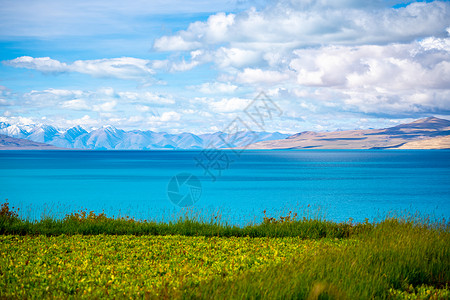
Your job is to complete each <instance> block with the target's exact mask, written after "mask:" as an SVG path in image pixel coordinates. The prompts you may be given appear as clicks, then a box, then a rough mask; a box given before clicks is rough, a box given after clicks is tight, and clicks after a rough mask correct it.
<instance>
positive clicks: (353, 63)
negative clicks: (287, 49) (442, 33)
mask: <svg viewBox="0 0 450 300" xmlns="http://www.w3.org/2000/svg"><path fill="white" fill-rule="evenodd" d="M433 40H434V41H435V42H434V43H433V42H432V41H431V40H425V41H424V42H414V43H410V44H391V45H386V46H374V45H366V46H357V47H349V46H330V47H322V48H318V49H299V50H295V51H294V54H295V55H296V56H297V57H296V58H294V59H293V60H292V61H291V63H290V67H291V68H292V69H293V70H295V71H296V73H297V82H298V83H299V84H300V85H305V86H327V87H340V88H350V89H358V88H363V89H368V88H371V89H378V90H390V91H402V90H409V89H447V88H448V87H449V86H448V82H450V51H449V49H446V48H445V47H443V46H442V45H445V44H446V43H447V42H448V41H449V40H450V39H449V38H446V39H433Z"/></svg>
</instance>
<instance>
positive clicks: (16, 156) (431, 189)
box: [0, 150, 450, 224]
mask: <svg viewBox="0 0 450 300" xmlns="http://www.w3.org/2000/svg"><path fill="white" fill-rule="evenodd" d="M202 165H203V167H202ZM180 173H185V174H190V175H194V177H193V178H198V181H199V182H200V184H201V189H198V188H195V189H193V190H192V189H191V187H192V186H188V187H186V186H180V190H179V191H178V194H179V195H181V196H183V195H191V196H192V197H191V198H189V199H188V200H191V201H192V202H195V203H194V204H193V205H192V206H190V208H189V209H191V210H195V211H197V212H200V213H203V214H208V213H211V212H212V211H217V210H219V211H220V213H221V214H222V218H223V219H225V220H228V221H229V222H232V223H237V224H245V223H247V222H258V221H260V220H261V218H262V212H263V211H264V210H266V211H267V212H268V214H270V215H271V216H272V215H280V214H286V213H287V211H289V210H296V211H299V212H301V213H312V214H314V213H317V212H319V213H320V214H321V215H322V216H325V217H326V218H327V219H330V220H335V221H345V220H348V219H349V218H353V219H354V220H355V221H363V220H364V219H365V218H369V220H374V219H380V218H382V217H383V216H385V215H386V214H387V213H389V212H402V211H405V210H406V211H408V212H411V213H415V212H419V213H421V214H426V215H430V216H431V217H433V218H442V217H445V218H447V219H448V218H450V151H447V150H442V151H433V150H418V151H414V150H405V151H403V150H394V151H386V150H374V151H370V150H363V151H357V150H355V151H353V150H352V151H320V150H299V151H294V150H288V151H244V152H242V153H238V154H236V153H235V152H233V151H231V150H228V151H220V152H215V151H209V152H201V151H1V152H0V199H1V200H2V201H3V200H4V199H8V200H9V202H10V204H11V205H13V206H15V207H19V208H20V209H21V210H20V212H21V215H22V216H23V217H27V218H30V219H39V218H41V217H42V216H43V215H45V214H47V215H48V214H49V215H52V216H55V217H62V216H64V215H65V214H66V213H69V212H73V211H75V210H78V209H81V208H85V209H87V210H94V211H95V212H101V211H105V212H106V213H107V214H109V215H114V216H117V215H121V216H125V215H128V216H131V217H135V218H140V219H155V220H166V221H167V220H169V219H171V218H174V216H176V215H177V214H179V213H183V212H184V210H185V208H180V207H179V206H177V205H175V204H174V203H173V202H172V201H171V200H170V198H169V196H168V186H169V182H170V180H171V178H172V177H173V176H176V175H177V174H180ZM213 179H215V180H213ZM169 188H170V189H172V188H173V185H172V186H170V187H169ZM175 192H176V191H175ZM191 193H192V194H191ZM175 194H176V193H175ZM172 200H173V199H172ZM306 211H309V212H306Z"/></svg>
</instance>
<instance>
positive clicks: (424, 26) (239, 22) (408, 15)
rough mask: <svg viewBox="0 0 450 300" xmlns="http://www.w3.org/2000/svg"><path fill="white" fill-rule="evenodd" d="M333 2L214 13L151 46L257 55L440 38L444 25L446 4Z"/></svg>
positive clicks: (449, 22) (449, 16)
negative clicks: (228, 49) (214, 48)
mask: <svg viewBox="0 0 450 300" xmlns="http://www.w3.org/2000/svg"><path fill="white" fill-rule="evenodd" d="M339 3H340V5H333V3H331V2H329V1H326V2H325V1H314V2H310V1H306V2H305V1H278V2H277V3H276V4H274V5H271V6H268V7H267V8H266V9H265V10H262V11H256V10H254V9H253V10H249V11H247V12H244V13H241V14H238V15H236V14H228V15H226V14H224V13H218V14H215V15H211V16H210V17H209V18H208V20H207V21H205V22H194V23H191V24H190V25H189V27H188V29H187V30H182V31H179V32H177V33H176V34H174V35H172V36H163V37H161V38H159V39H157V40H156V41H155V44H154V48H155V49H156V50H159V51H173V50H191V49H198V48H200V47H207V45H220V44H230V45H231V46H232V47H238V48H241V49H246V50H250V49H257V50H261V51H263V50H270V49H294V48H298V47H305V46H317V45H323V44H328V43H335V44H361V43H390V42H398V41H412V40H414V39H417V38H421V37H427V36H433V35H434V36H442V35H443V34H445V28H447V27H448V26H450V9H449V4H448V3H445V2H438V1H434V2H431V3H412V4H410V5H408V6H406V7H403V8H398V9H393V8H389V7H384V8H383V7H381V5H377V6H378V7H374V6H373V5H369V6H368V7H366V6H362V5H355V4H354V3H353V2H348V1H345V2H339ZM365 3H368V2H367V1H365Z"/></svg>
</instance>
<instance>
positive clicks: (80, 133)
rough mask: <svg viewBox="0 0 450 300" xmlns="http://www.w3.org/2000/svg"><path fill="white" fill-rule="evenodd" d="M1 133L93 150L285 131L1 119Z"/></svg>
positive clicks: (223, 144)
mask: <svg viewBox="0 0 450 300" xmlns="http://www.w3.org/2000/svg"><path fill="white" fill-rule="evenodd" d="M0 134H4V135H7V136H10V137H14V138H22V139H28V140H31V141H34V142H39V143H47V144H51V145H54V146H57V147H63V148H76V149H94V150H112V149H114V150H151V149H204V148H210V147H215V148H230V147H245V146H246V145H248V144H251V143H255V142H261V141H270V140H276V139H283V138H286V137H288V136H289V135H288V134H282V133H279V132H274V133H270V132H254V131H249V132H239V133H237V134H235V135H232V136H231V135H229V134H226V133H223V132H215V133H208V134H200V135H195V134H193V133H188V132H183V133H180V134H170V133H166V132H153V131H149V130H148V131H141V130H132V131H125V130H121V129H117V128H115V127H113V126H110V125H108V126H103V127H101V128H98V129H95V130H92V131H87V130H86V129H84V128H83V127H81V126H75V127H72V128H68V129H65V130H62V129H58V128H56V127H54V126H50V125H10V124H8V123H5V122H0Z"/></svg>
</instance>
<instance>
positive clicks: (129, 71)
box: [3, 56, 155, 79]
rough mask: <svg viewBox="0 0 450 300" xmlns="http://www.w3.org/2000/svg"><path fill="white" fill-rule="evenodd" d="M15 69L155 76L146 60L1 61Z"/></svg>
mask: <svg viewBox="0 0 450 300" xmlns="http://www.w3.org/2000/svg"><path fill="white" fill-rule="evenodd" d="M3 64H5V65H8V66H12V67H15V68H26V69H32V70H37V71H40V72H43V73H62V72H77V73H82V74H88V75H91V76H94V77H114V78H121V79H143V78H147V77H150V76H151V75H153V74H155V71H154V70H153V69H152V68H151V65H152V62H151V61H150V60H146V59H139V58H133V57H120V58H110V59H96V60H77V61H74V62H73V63H72V64H66V63H62V62H59V61H57V60H54V59H51V58H49V57H37V58H33V57H30V56H21V57H18V58H15V59H12V60H7V61H3Z"/></svg>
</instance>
